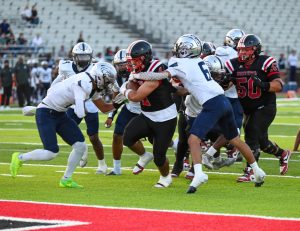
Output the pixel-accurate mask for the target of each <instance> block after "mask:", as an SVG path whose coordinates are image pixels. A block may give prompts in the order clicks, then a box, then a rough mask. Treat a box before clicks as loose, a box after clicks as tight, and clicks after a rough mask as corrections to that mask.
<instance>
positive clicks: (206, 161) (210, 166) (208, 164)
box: [202, 154, 214, 169]
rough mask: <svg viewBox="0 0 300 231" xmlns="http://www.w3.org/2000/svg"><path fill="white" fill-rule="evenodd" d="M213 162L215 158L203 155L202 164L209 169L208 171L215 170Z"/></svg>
mask: <svg viewBox="0 0 300 231" xmlns="http://www.w3.org/2000/svg"><path fill="white" fill-rule="evenodd" d="M212 161H213V157H212V156H209V155H208V154H204V155H202V164H203V165H204V166H205V167H206V168H208V169H213V168H214V166H213V164H212Z"/></svg>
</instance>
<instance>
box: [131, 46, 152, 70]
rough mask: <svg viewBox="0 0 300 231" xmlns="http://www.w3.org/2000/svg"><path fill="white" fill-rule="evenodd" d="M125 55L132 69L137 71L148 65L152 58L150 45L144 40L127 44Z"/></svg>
mask: <svg viewBox="0 0 300 231" xmlns="http://www.w3.org/2000/svg"><path fill="white" fill-rule="evenodd" d="M126 57H127V61H128V62H130V63H131V68H132V71H133V72H135V73H139V72H141V71H143V70H144V69H145V68H146V67H147V66H149V65H150V62H151V60H152V58H153V56H152V46H151V45H150V43H148V42H146V41H144V40H137V41H134V42H133V43H131V44H130V45H129V47H128V49H127V54H126Z"/></svg>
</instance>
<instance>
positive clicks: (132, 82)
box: [126, 81, 140, 91]
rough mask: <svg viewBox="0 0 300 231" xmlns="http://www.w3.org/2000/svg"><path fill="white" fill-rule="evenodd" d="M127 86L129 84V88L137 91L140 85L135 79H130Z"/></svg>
mask: <svg viewBox="0 0 300 231" xmlns="http://www.w3.org/2000/svg"><path fill="white" fill-rule="evenodd" d="M126 86H127V89H132V90H134V91H136V90H137V89H139V87H140V85H139V84H138V83H137V82H134V81H129V82H128V83H127V85H126Z"/></svg>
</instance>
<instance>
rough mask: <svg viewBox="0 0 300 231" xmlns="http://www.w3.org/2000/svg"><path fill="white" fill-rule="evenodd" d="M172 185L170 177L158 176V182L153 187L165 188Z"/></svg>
mask: <svg viewBox="0 0 300 231" xmlns="http://www.w3.org/2000/svg"><path fill="white" fill-rule="evenodd" d="M170 184H172V177H171V175H170V174H169V175H167V176H166V177H164V176H160V177H159V181H158V182H157V183H156V184H155V185H154V187H155V188H167V187H169V186H170Z"/></svg>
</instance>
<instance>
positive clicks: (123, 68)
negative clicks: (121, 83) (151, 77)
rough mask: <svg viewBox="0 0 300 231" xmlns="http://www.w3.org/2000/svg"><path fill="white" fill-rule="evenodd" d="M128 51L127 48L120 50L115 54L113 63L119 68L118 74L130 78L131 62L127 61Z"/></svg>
mask: <svg viewBox="0 0 300 231" xmlns="http://www.w3.org/2000/svg"><path fill="white" fill-rule="evenodd" d="M126 52H127V51H126V49H121V50H119V51H118V52H117V53H116V54H115V56H114V60H113V65H114V67H115V68H116V70H117V74H118V76H120V77H122V78H128V76H129V74H130V73H129V71H128V70H130V69H131V68H130V66H129V65H130V64H129V62H128V61H127V57H126Z"/></svg>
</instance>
